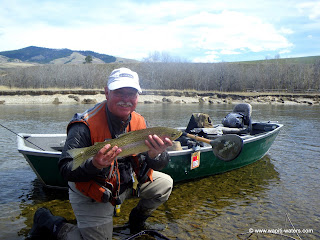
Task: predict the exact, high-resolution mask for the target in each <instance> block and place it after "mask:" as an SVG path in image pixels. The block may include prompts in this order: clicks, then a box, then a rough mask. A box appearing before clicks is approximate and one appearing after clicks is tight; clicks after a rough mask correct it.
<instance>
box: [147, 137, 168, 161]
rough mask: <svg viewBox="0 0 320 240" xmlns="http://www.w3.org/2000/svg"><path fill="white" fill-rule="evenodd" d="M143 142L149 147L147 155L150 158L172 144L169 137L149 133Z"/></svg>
mask: <svg viewBox="0 0 320 240" xmlns="http://www.w3.org/2000/svg"><path fill="white" fill-rule="evenodd" d="M145 143H146V145H147V146H148V147H149V151H148V156H149V157H150V158H155V157H156V156H158V155H159V154H160V153H162V152H164V151H165V150H166V148H167V147H169V146H172V141H171V140H170V138H167V137H165V138H163V139H161V138H159V137H158V136H157V135H149V136H148V139H147V140H145Z"/></svg>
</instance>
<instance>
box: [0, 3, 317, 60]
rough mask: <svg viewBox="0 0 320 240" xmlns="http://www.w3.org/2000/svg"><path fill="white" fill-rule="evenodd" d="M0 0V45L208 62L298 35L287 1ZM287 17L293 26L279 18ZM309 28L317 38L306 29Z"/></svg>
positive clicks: (282, 46) (279, 45)
mask: <svg viewBox="0 0 320 240" xmlns="http://www.w3.org/2000/svg"><path fill="white" fill-rule="evenodd" d="M0 1H2V2H3V6H4V7H2V8H0V46H1V48H2V49H0V51H4V50H10V49H17V48H22V47H26V46H30V45H35V46H42V47H49V48H70V49H73V50H93V51H96V52H99V53H105V54H110V55H115V56H120V57H127V58H135V59H142V58H143V57H146V56H147V55H148V53H150V52H153V51H166V52H169V53H172V52H174V53H175V54H177V53H178V54H180V55H179V56H181V57H184V58H188V59H193V61H204V60H208V61H209V62H213V61H219V60H221V56H223V57H228V55H230V56H231V55H237V56H239V57H240V56H243V55H244V54H246V55H247V54H250V53H259V52H261V53H262V54H263V52H265V51H274V52H281V51H283V52H286V51H291V50H292V48H293V46H294V45H293V42H291V41H292V39H293V38H292V36H293V35H294V34H297V29H296V28H295V25H294V24H295V23H294V22H291V19H294V18H293V17H294V16H295V13H296V12H294V11H293V10H295V11H297V9H296V8H295V6H297V5H295V4H292V2H290V3H291V5H292V6H291V5H290V4H289V3H288V2H287V1H284V2H281V3H278V1H275V0H269V1H259V0H246V1H244V2H241V3H239V2H238V1H233V0H230V1H228V2H221V1H215V0H199V1H179V0H177V1H144V3H141V2H140V1H133V0H132V1H130V0H127V1H126V0H124V1H118V2H116V1H114V2H106V1H102V0H101V1H99V0H97V1H94V2H92V3H91V2H90V3H89V2H82V1H79V2H78V4H75V2H74V1H69V0H65V1H63V2H60V1H57V2H52V1H40V0H30V1H29V3H28V4H26V3H24V2H23V1H21V0H16V1H5V0H0ZM290 1H292V0H290ZM293 1H296V2H299V1H298V0H293ZM284 6H288V9H289V8H290V10H291V11H289V10H288V9H285V8H284ZM298 6H299V9H300V11H303V13H307V14H308V16H310V19H311V18H312V19H316V18H319V2H316V3H313V2H308V3H304V4H300V5H298ZM289 15H290V24H289V25H288V24H284V23H282V21H281V20H282V18H284V17H286V16H289ZM307 34H309V35H314V36H316V35H315V34H314V33H313V32H312V29H311V27H310V31H309V32H308V33H307ZM288 35H290V41H289V40H288V39H287V36H288ZM304 36H305V35H304Z"/></svg>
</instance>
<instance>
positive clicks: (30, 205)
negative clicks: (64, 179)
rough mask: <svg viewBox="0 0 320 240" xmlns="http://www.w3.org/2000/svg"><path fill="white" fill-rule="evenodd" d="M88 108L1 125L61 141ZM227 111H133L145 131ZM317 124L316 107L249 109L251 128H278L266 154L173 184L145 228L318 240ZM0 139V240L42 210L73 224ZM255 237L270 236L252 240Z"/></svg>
mask: <svg viewBox="0 0 320 240" xmlns="http://www.w3.org/2000/svg"><path fill="white" fill-rule="evenodd" d="M88 107H90V106H89V105H32V106H28V105H10V106H8V105H0V112H1V116H0V119H1V124H3V125H5V126H6V127H8V128H10V129H11V130H12V131H14V132H17V133H18V132H19V133H22V132H24V133H64V132H65V127H66V125H67V123H68V121H69V119H70V118H71V117H72V115H73V114H74V113H75V112H82V111H84V110H85V109H86V108H88ZM232 108H233V105H199V104H190V105H178V104H152V105H148V104H141V105H139V106H138V108H137V111H138V112H139V113H141V114H142V115H144V116H145V118H146V119H147V120H148V122H149V125H150V126H169V127H179V126H186V125H187V123H188V121H189V118H190V116H191V114H192V113H193V112H204V113H208V114H209V115H210V116H211V118H212V120H213V122H214V123H220V122H221V119H222V118H223V117H224V116H225V115H226V114H227V113H228V112H230V111H231V110H232ZM319 117H320V107H319V106H299V105H294V106H283V105H267V104H266V105H253V114H252V118H253V120H254V121H269V120H272V121H278V122H280V123H282V124H284V128H283V130H282V131H281V132H280V134H279V135H278V137H277V139H276V141H275V143H274V144H273V146H272V147H271V149H270V151H269V152H268V154H267V155H266V156H265V157H264V158H263V159H261V160H259V161H257V162H256V163H254V164H251V165H249V166H246V167H243V168H241V169H238V170H234V171H231V172H228V173H224V174H220V175H216V176H211V177H207V178H203V179H199V180H195V181H192V182H185V183H179V184H175V186H174V189H173V192H172V194H171V196H170V199H169V200H168V202H167V203H165V204H164V205H163V206H161V207H160V208H159V209H158V210H156V211H155V212H154V214H153V217H151V218H150V219H149V220H148V221H149V222H151V223H152V224H155V225H156V224H158V223H161V224H163V223H165V226H166V227H165V229H164V230H163V231H162V233H163V234H164V235H166V236H167V237H169V238H172V239H289V238H288V237H283V236H280V235H276V234H274V233H282V234H284V235H288V236H290V237H291V239H319V238H320V203H319V199H320V189H319V182H320V141H319V138H320V120H319ZM0 134H1V138H0V153H1V155H0V179H1V182H0V186H1V190H0V212H1V214H0V239H12V240H18V239H24V238H25V236H26V234H27V233H28V231H29V230H30V228H31V225H32V218H33V214H34V211H35V210H36V209H37V208H38V207H42V206H46V207H48V208H50V210H51V211H52V212H53V213H54V214H56V215H61V216H63V217H65V218H67V219H68V221H70V222H75V218H74V215H73V212H72V209H71V207H70V204H69V202H68V196H67V194H66V192H64V191H56V190H55V191H54V190H48V189H46V188H43V187H42V185H41V184H40V183H39V181H38V180H37V178H36V176H35V174H34V173H33V171H32V170H31V168H30V167H29V165H28V164H27V162H26V161H25V159H24V158H23V156H22V155H21V154H19V153H18V151H17V144H16V136H15V135H14V134H13V133H11V132H9V131H8V130H6V129H4V128H2V127H0ZM136 203H137V199H130V200H128V201H126V202H125V203H124V204H123V205H122V209H121V215H120V216H119V217H115V218H114V223H115V224H124V223H125V222H126V221H127V220H128V214H129V212H130V209H131V208H132V207H134V205H135V204H136ZM260 230H262V231H269V233H257V231H260ZM249 231H250V232H251V231H253V232H255V233H253V234H252V235H250V233H249ZM290 231H291V232H292V231H296V232H298V233H299V236H298V235H297V234H293V233H290ZM270 232H271V233H270ZM288 232H289V233H288ZM125 234H126V232H116V233H115V236H114V238H115V239H123V238H124V237H125V236H126V237H128V235H125ZM299 237H300V238H299Z"/></svg>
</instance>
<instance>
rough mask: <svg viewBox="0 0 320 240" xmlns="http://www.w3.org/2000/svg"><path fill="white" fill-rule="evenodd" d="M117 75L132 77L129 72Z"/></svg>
mask: <svg viewBox="0 0 320 240" xmlns="http://www.w3.org/2000/svg"><path fill="white" fill-rule="evenodd" d="M119 77H128V78H133V76H132V75H131V74H128V73H120V74H119Z"/></svg>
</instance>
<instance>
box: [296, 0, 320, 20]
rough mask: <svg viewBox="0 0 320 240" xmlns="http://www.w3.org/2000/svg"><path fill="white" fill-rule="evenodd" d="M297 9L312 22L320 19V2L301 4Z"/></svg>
mask: <svg viewBox="0 0 320 240" xmlns="http://www.w3.org/2000/svg"><path fill="white" fill-rule="evenodd" d="M297 8H298V9H299V11H300V12H302V13H303V14H307V16H308V17H309V19H311V20H318V19H320V1H313V2H304V3H300V4H298V5H297Z"/></svg>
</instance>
